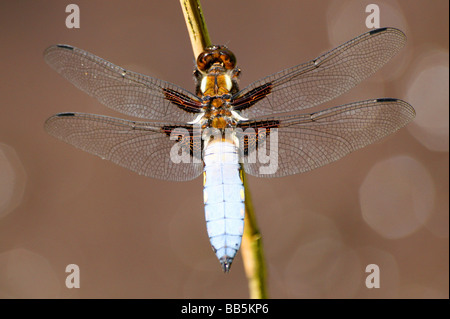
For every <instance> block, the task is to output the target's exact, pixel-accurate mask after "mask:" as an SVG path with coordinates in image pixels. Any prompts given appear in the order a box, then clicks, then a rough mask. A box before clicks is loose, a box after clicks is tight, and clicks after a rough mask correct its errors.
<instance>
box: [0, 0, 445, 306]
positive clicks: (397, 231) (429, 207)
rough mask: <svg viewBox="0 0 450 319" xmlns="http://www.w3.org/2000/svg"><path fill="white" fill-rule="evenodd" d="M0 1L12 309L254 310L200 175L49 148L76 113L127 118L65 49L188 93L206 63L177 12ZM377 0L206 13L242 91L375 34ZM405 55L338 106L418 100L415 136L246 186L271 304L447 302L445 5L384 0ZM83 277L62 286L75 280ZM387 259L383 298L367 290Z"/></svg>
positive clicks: (5, 269) (5, 270) (0, 211)
mask: <svg viewBox="0 0 450 319" xmlns="http://www.w3.org/2000/svg"><path fill="white" fill-rule="evenodd" d="M72 2H73V1H61V0H48V1H13V0H9V1H5V0H3V1H1V2H0V37H1V38H0V39H1V45H0V63H1V68H0V70H1V75H0V79H1V80H0V97H1V102H0V298H120V297H124V298H247V297H248V291H247V282H246V278H245V273H244V269H243V266H242V259H241V255H240V254H238V256H237V258H236V260H235V262H234V264H233V267H232V268H231V272H230V273H229V274H228V275H225V274H223V273H222V271H221V269H220V266H219V262H218V261H217V260H216V257H215V255H214V254H213V252H212V251H211V248H210V244H209V240H208V237H207V234H206V227H205V221H204V213H203V205H202V181H201V178H199V179H197V180H194V181H192V182H185V183H174V182H165V181H159V180H152V179H149V178H145V177H142V176H138V175H136V174H134V173H132V172H130V171H127V170H125V169H123V168H121V167H119V166H116V165H114V164H112V163H110V162H106V161H102V160H101V159H99V158H97V157H95V156H93V155H89V154H87V153H84V152H83V151H80V150H78V149H76V148H74V147H72V146H69V145H67V144H65V143H63V142H61V141H59V140H57V139H55V138H53V137H51V136H49V135H47V134H46V133H45V132H44V130H43V123H44V121H45V120H46V118H47V117H49V116H50V115H52V114H55V113H58V112H64V111H76V112H87V113H95V114H106V115H113V116H117V117H121V115H120V114H118V113H114V112H112V111H110V110H109V109H107V108H106V107H104V106H102V105H101V104H100V103H98V102H97V101H96V100H94V99H93V98H91V97H89V96H88V95H86V94H85V93H83V92H81V91H79V90H78V89H76V88H75V87H73V86H72V85H71V84H70V83H69V82H67V81H66V80H64V79H63V78H61V77H60V76H59V75H58V74H57V73H56V72H54V71H53V70H52V69H50V67H48V66H47V65H46V64H45V62H44V60H43V58H42V52H43V51H44V49H45V48H46V47H48V46H50V45H52V44H56V43H65V44H71V45H74V46H77V47H80V48H83V49H85V50H87V51H89V52H92V53H94V54H96V55H98V56H100V57H103V58H104V59H107V60H109V61H112V62H113V63H115V64H118V65H120V66H123V67H125V68H129V69H132V70H134V71H138V72H141V73H144V74H149V75H152V76H154V77H158V78H161V79H164V80H167V81H170V82H173V83H176V84H178V85H180V86H182V87H185V88H187V89H193V82H192V79H191V74H192V69H193V65H194V64H193V62H194V61H193V56H192V51H191V46H190V42H189V39H188V36H187V31H186V27H185V22H184V19H183V16H182V12H181V10H180V5H179V2H178V1H144V0H142V1H119V0H117V1H112V0H109V1H76V3H77V4H78V5H79V6H80V10H81V28H80V29H67V28H66V27H65V18H66V16H67V13H65V7H66V5H68V4H70V3H72ZM371 2H372V1H314V2H313V1H261V0H246V1H237V0H229V1H221V2H217V1H203V9H204V14H205V17H206V21H207V23H208V27H209V31H210V34H211V37H212V40H213V42H214V43H218V44H226V45H228V46H229V47H230V49H231V50H233V51H234V53H235V54H236V56H237V58H238V64H239V66H240V67H241V68H242V71H243V72H242V78H241V87H244V86H246V85H247V84H249V83H251V82H252V81H254V80H257V79H259V78H261V77H263V76H265V75H268V74H271V73H274V72H276V71H279V70H281V69H284V68H286V67H290V66H293V65H296V64H299V63H303V62H306V61H309V60H310V59H312V58H315V57H316V56H318V55H319V54H320V53H323V52H325V51H327V50H329V49H331V48H333V47H335V46H337V45H339V44H341V43H343V42H344V41H347V40H350V39H352V38H353V37H355V36H357V35H359V34H361V33H363V32H366V31H367V29H366V27H365V18H366V15H367V13H365V7H366V5H367V4H369V3H371ZM376 3H377V4H378V5H379V7H380V10H381V26H392V27H397V28H400V29H401V30H403V31H404V32H405V33H406V34H407V36H408V44H407V46H406V47H405V48H404V49H403V50H402V51H401V52H400V54H399V55H398V56H397V57H396V58H394V59H393V60H392V61H391V62H390V63H389V64H388V65H387V66H386V67H384V68H383V69H382V70H381V71H380V72H378V73H376V75H375V76H373V77H372V78H370V79H369V80H366V81H364V82H363V83H362V84H361V85H359V86H358V87H357V88H355V89H353V90H351V91H350V92H349V93H347V94H345V95H343V96H342V97H340V98H338V99H336V100H334V101H333V102H332V103H327V105H325V106H324V107H326V106H334V105H338V104H343V103H347V102H352V101H357V100H364V99H369V98H379V97H396V98H401V99H404V100H406V101H408V102H409V103H410V104H411V105H413V106H414V108H415V109H416V111H417V117H416V119H415V120H414V122H413V123H411V124H409V125H408V126H407V127H406V128H404V129H402V130H400V131H399V132H398V133H397V134H395V135H393V136H390V137H388V138H386V139H384V140H382V141H381V142H379V143H377V144H375V145H372V146H369V147H367V148H365V149H363V150H360V151H358V152H356V153H353V154H351V155H349V156H347V157H346V158H344V159H342V160H340V161H338V162H336V163H333V164H330V165H328V166H325V167H323V168H320V169H317V170H315V171H312V172H309V173H307V174H303V175H296V176H290V177H285V178H279V179H256V178H251V177H250V181H249V183H250V189H251V192H252V196H253V200H254V204H255V206H256V213H257V216H258V222H259V225H260V228H261V231H262V233H263V240H264V246H265V249H266V251H265V256H266V259H267V263H268V275H269V277H268V284H269V294H270V296H271V297H273V298H448V297H449V239H448V235H449V220H448V209H449V207H448V199H449V189H448V186H449V179H448V177H449V171H448V159H449V158H448V151H449V139H448V135H449V134H448V133H449V121H448V115H449V93H448V85H449V83H448V82H449V79H448V77H449V58H448V42H449V34H448V32H449V31H448V27H449V18H448V1H446V0H434V1H392V0H389V1H377V2H376ZM72 263H74V264H77V265H78V266H79V267H80V269H81V288H80V289H67V288H66V286H65V279H66V275H67V274H66V273H65V268H66V266H67V265H68V264H72ZM368 264H377V265H378V266H379V267H380V270H381V288H380V289H367V288H366V286H365V278H366V276H367V274H366V273H365V268H366V266H367V265H368Z"/></svg>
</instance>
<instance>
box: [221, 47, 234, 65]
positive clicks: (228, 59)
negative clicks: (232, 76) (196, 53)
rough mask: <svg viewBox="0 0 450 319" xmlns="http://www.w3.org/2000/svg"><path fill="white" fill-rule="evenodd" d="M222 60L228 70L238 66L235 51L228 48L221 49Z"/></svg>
mask: <svg viewBox="0 0 450 319" xmlns="http://www.w3.org/2000/svg"><path fill="white" fill-rule="evenodd" d="M220 60H221V61H222V63H223V66H224V67H225V69H227V70H232V69H234V67H235V66H236V57H235V56H234V54H233V52H231V51H230V50H228V49H222V50H220Z"/></svg>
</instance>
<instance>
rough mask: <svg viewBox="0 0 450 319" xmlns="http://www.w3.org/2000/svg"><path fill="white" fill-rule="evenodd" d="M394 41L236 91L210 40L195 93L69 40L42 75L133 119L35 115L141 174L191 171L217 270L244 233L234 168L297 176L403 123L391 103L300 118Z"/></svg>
mask: <svg viewBox="0 0 450 319" xmlns="http://www.w3.org/2000/svg"><path fill="white" fill-rule="evenodd" d="M405 43H406V36H405V34H404V33H403V32H402V31H400V30H398V29H395V28H380V29H374V30H371V31H369V32H366V33H364V34H362V35H360V36H358V37H356V38H354V39H352V40H350V41H348V42H346V43H344V44H342V45H340V46H338V47H336V48H335V49H333V50H331V51H329V52H327V53H325V54H322V55H320V56H319V57H317V58H315V59H313V60H311V61H309V62H307V63H304V64H300V65H297V66H294V67H291V68H288V69H285V70H282V71H280V72H277V73H274V74H272V75H269V76H267V77H264V78H262V79H260V80H258V81H256V82H253V83H252V84H250V85H249V86H247V87H245V88H244V89H242V90H241V89H239V84H238V81H239V75H240V72H241V71H240V69H239V68H238V67H237V66H236V57H235V55H234V54H233V53H232V52H231V51H230V49H228V48H227V47H226V46H223V45H213V46H210V47H207V48H205V49H204V51H203V52H202V53H201V54H200V55H199V56H198V58H197V59H196V67H195V70H194V81H195V92H190V91H187V90H185V89H183V88H181V87H178V86H176V85H174V84H172V83H169V82H166V81H163V80H160V79H157V78H154V77H150V76H147V75H143V74H140V73H136V72H133V71H130V70H126V69H124V68H122V67H120V66H116V65H114V64H112V63H110V62H108V61H106V60H104V59H102V58H99V57H97V56H95V55H93V54H91V53H89V52H86V51H84V50H81V49H78V48H76V47H73V46H70V45H54V46H51V47H49V48H47V49H46V50H45V52H44V58H45V61H46V62H47V63H48V64H49V65H50V66H51V67H52V68H53V69H54V70H56V71H57V72H58V73H59V74H61V75H62V76H63V77H64V78H66V79H67V80H69V81H70V82H71V83H72V84H74V85H75V86H76V87H77V88H79V89H81V90H82V91H84V92H86V93H88V94H89V95H91V96H93V97H95V98H96V99H97V100H98V101H99V102H101V103H102V104H104V105H105V106H107V107H109V108H111V109H113V110H115V111H118V112H120V113H123V114H125V115H128V116H131V117H135V118H140V119H144V120H142V121H141V120H139V121H135V120H131V119H130V120H127V119H120V118H115V117H108V116H102V115H94V114H86V113H73V112H71V113H59V114H56V115H53V116H51V117H50V118H48V119H47V121H46V122H45V130H46V131H47V132H48V133H50V134H51V135H53V136H55V137H57V138H59V139H61V140H63V141H65V142H67V143H69V144H72V145H74V146H75V147H78V148H80V149H82V150H84V151H87V152H89V153H92V154H95V155H97V156H99V157H101V158H103V159H107V160H110V161H112V162H114V163H116V164H118V165H120V166H122V167H125V168H127V169H130V170H132V171H134V172H137V173H138V174H141V175H145V176H148V177H151V178H156V179H161V180H167V181H189V180H192V179H195V178H197V177H199V176H200V175H202V174H203V199H204V213H205V219H206V228H207V234H208V237H209V239H210V243H211V246H212V248H213V251H214V252H215V254H216V256H217V258H218V259H219V261H220V263H221V267H222V269H223V271H224V272H228V271H229V270H230V267H231V264H232V262H233V259H234V258H235V256H236V254H237V252H238V250H239V248H240V245H241V239H242V235H243V229H244V217H245V192H244V184H243V171H245V173H247V174H250V175H252V176H257V177H268V178H270V177H282V176H288V175H292V174H297V173H304V172H307V171H310V170H312V169H315V168H318V167H321V166H324V165H326V164H328V163H331V162H334V161H336V160H338V159H340V158H342V157H343V156H345V155H347V154H349V153H351V152H353V151H355V150H357V149H360V148H362V147H365V146H367V145H369V144H371V143H374V142H376V141H378V140H380V139H381V138H383V137H385V136H387V135H389V134H392V133H394V132H396V131H397V130H398V129H400V128H401V127H403V126H405V125H406V124H407V123H408V122H410V121H411V120H412V119H413V118H414V116H415V111H414V108H413V107H412V106H411V105H409V104H408V103H407V102H405V101H402V100H400V99H396V98H376V99H370V100H365V101H359V102H353V103H349V104H345V105H341V106H337V107H331V108H327V109H325V110H320V111H315V112H309V113H308V112H301V111H303V110H304V109H308V108H312V107H314V106H318V105H321V104H322V103H325V102H327V101H330V100H332V99H333V98H335V97H337V96H339V95H341V94H343V93H345V92H347V91H348V90H349V89H351V88H352V87H354V86H355V85H357V84H358V83H360V82H361V81H363V80H364V79H366V78H368V77H369V76H371V75H372V74H374V73H375V72H376V71H377V70H378V69H380V68H381V67H382V66H383V65H385V64H386V63H387V62H388V61H389V60H390V59H391V58H392V57H393V56H394V55H395V54H396V53H398V52H399V51H400V49H401V48H402V47H403V46H404V45H405ZM267 154H270V156H268V155H267ZM260 155H261V156H260ZM263 155H265V157H264V156H263ZM274 163H275V164H274ZM272 164H274V165H272Z"/></svg>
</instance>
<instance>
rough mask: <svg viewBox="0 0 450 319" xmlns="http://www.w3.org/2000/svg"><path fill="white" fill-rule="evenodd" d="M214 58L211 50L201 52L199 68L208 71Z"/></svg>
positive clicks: (198, 60)
mask: <svg viewBox="0 0 450 319" xmlns="http://www.w3.org/2000/svg"><path fill="white" fill-rule="evenodd" d="M213 59H214V58H213V53H212V52H210V51H204V52H202V53H200V55H199V56H198V58H197V68H198V69H199V70H200V71H207V70H208V69H209V68H210V67H211V65H212V63H213Z"/></svg>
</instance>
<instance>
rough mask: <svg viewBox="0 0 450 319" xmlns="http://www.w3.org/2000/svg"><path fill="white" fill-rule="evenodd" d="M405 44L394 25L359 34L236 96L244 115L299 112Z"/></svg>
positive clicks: (345, 88) (337, 92)
mask: <svg viewBox="0 0 450 319" xmlns="http://www.w3.org/2000/svg"><path fill="white" fill-rule="evenodd" d="M405 43H406V36H405V34H404V33H403V32H402V31H400V30H398V29H394V28H382V29H376V30H373V31H370V32H367V33H364V34H362V35H360V36H359V37H357V38H355V39H353V40H351V41H348V42H347V43H345V44H343V45H341V46H339V47H337V48H335V49H334V50H332V51H330V52H328V53H325V54H323V55H321V56H319V57H318V58H316V59H314V60H312V61H310V62H308V63H305V64H301V65H298V66H295V67H292V68H289V69H286V70H283V71H280V72H278V73H275V74H273V75H269V76H267V77H265V78H263V79H261V80H259V81H256V82H254V83H252V84H251V85H249V86H248V87H246V88H245V89H243V90H242V91H240V92H239V93H237V94H236V96H234V97H233V102H232V103H233V105H234V109H235V110H238V111H241V112H242V115H243V116H244V117H248V118H254V117H259V116H270V115H272V114H276V113H283V112H291V111H299V110H303V109H306V108H310V107H313V106H316V105H319V104H322V103H324V102H326V101H329V100H331V99H333V98H335V97H337V96H339V95H341V94H343V93H345V92H347V91H348V90H349V89H351V88H352V87H354V86H355V85H357V84H358V83H359V82H361V81H362V80H364V79H366V78H368V77H369V76H371V75H372V74H373V73H375V72H376V71H377V70H378V69H379V68H381V67H382V66H383V65H384V64H386V63H387V62H388V61H389V60H390V59H391V58H392V57H393V56H394V55H395V54H396V53H397V52H398V51H399V50H400V49H401V48H402V47H403V46H404V45H405Z"/></svg>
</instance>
